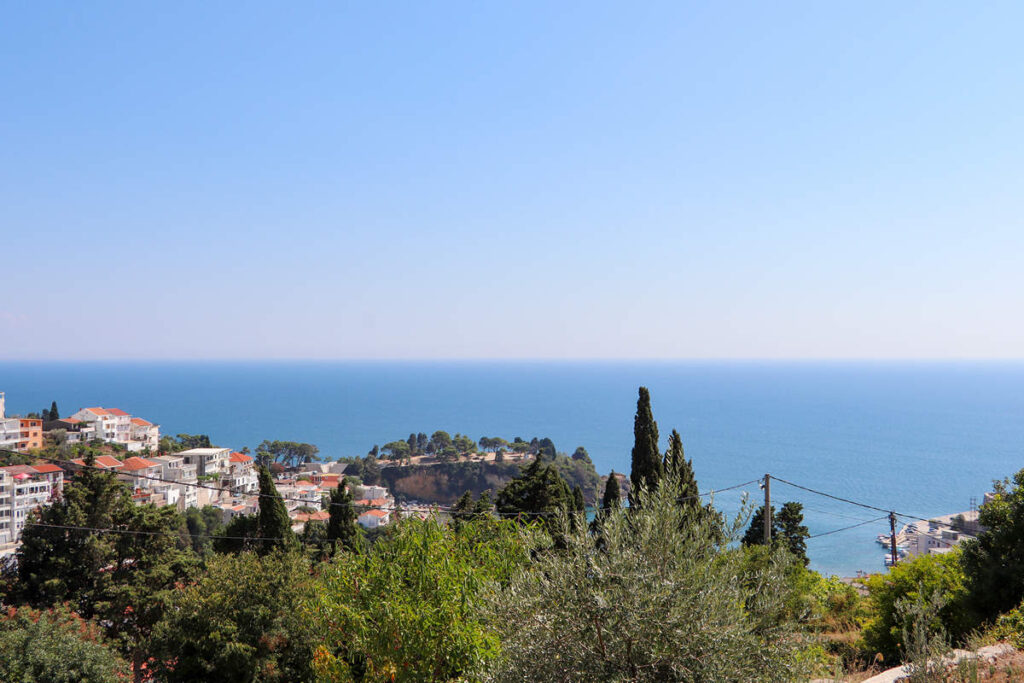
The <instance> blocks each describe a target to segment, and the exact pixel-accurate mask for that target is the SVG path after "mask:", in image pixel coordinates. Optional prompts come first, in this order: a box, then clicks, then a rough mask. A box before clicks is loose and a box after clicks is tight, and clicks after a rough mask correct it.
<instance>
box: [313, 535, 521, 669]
mask: <svg viewBox="0 0 1024 683" xmlns="http://www.w3.org/2000/svg"><path fill="white" fill-rule="evenodd" d="M531 533H532V532H531V529H530V528H526V529H523V528H521V527H519V526H517V525H515V524H513V523H511V522H506V521H498V520H494V519H489V518H481V519H479V520H476V521H474V522H472V523H469V524H464V525H462V526H461V527H460V529H459V530H458V531H455V530H454V529H453V528H451V527H448V526H446V525H445V524H443V523H441V522H439V521H436V520H433V519H430V520H426V521H420V520H407V521H405V522H403V523H402V524H401V525H399V526H398V527H397V528H396V529H395V530H394V533H392V534H391V535H389V536H388V537H387V539H386V541H383V542H378V543H377V544H375V545H374V546H373V549H372V550H371V551H370V552H368V553H364V554H353V553H345V554H342V555H340V556H338V557H337V558H336V560H335V562H333V563H332V564H330V565H329V566H327V567H325V568H324V573H323V580H322V581H323V583H322V588H321V591H320V593H319V596H318V597H317V598H316V599H315V600H314V602H313V603H312V609H313V613H314V619H315V622H316V630H317V632H318V633H319V634H321V635H322V636H323V637H324V643H325V644H324V646H323V647H321V648H320V650H319V651H318V653H317V656H316V659H315V667H316V670H317V672H318V674H319V675H320V679H321V680H324V681H353V680H357V681H365V682H367V683H371V682H376V681H381V682H383V681H450V680H456V679H459V678H460V677H462V676H465V675H467V674H468V673H469V672H470V671H472V670H474V669H477V668H479V667H480V666H482V663H483V662H484V661H486V660H488V659H489V658H492V657H494V656H496V654H497V653H498V651H499V650H500V641H499V639H498V636H497V634H496V633H495V632H494V631H493V630H492V629H490V628H488V627H487V626H486V625H485V623H484V622H483V620H482V618H481V616H480V615H479V613H478V610H477V604H478V601H479V595H480V593H481V591H482V590H483V588H484V586H485V585H487V584H489V583H491V582H497V583H498V584H501V583H505V582H507V581H508V580H509V578H510V577H511V575H512V574H513V573H514V572H516V571H517V570H519V569H521V568H523V567H525V566H526V565H527V563H528V561H529V557H530V555H529V549H530V548H531V547H532V543H531V540H530V535H531Z"/></svg>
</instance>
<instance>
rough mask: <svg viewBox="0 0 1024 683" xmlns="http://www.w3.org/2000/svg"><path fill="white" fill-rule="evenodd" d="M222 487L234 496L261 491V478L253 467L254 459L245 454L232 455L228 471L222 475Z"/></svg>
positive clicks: (229, 458) (229, 459)
mask: <svg viewBox="0 0 1024 683" xmlns="http://www.w3.org/2000/svg"><path fill="white" fill-rule="evenodd" d="M221 486H223V487H224V488H226V489H228V490H229V491H231V493H232V494H235V495H242V494H246V493H256V492H257V491H259V490H260V481H259V476H258V475H257V474H256V469H255V468H254V467H253V458H252V456H251V455H246V454H245V453H232V454H231V455H230V456H229V457H228V465H227V468H226V470H225V471H224V472H223V473H222V474H221Z"/></svg>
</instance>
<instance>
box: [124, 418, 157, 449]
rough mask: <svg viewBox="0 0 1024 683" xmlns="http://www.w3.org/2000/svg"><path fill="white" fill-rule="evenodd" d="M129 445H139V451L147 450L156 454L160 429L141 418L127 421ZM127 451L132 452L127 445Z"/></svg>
mask: <svg viewBox="0 0 1024 683" xmlns="http://www.w3.org/2000/svg"><path fill="white" fill-rule="evenodd" d="M128 440H129V444H141V448H140V450H143V451H144V450H146V449H149V450H150V451H151V452H153V453H156V452H157V451H158V450H159V449H160V427H158V426H157V425H155V424H153V423H152V422H150V421H149V420H143V419H142V418H141V417H133V418H131V420H129V430H128ZM128 450H133V449H132V447H131V445H129V447H128Z"/></svg>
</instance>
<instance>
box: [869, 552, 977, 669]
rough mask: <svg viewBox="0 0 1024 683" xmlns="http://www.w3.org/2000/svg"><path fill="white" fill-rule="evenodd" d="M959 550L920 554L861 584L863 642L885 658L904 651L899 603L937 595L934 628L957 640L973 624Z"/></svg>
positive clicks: (903, 622) (892, 658)
mask: <svg viewBox="0 0 1024 683" xmlns="http://www.w3.org/2000/svg"><path fill="white" fill-rule="evenodd" d="M964 583H965V576H964V571H963V568H962V567H961V563H960V552H959V550H953V551H952V552H949V553H945V554H942V555H922V556H920V557H917V558H914V559H913V560H907V561H904V562H901V563H899V564H898V565H896V566H895V567H893V568H892V569H891V570H890V571H889V573H888V574H875V575H873V576H871V577H869V578H868V579H867V580H866V581H865V585H866V586H867V587H868V591H869V605H870V609H871V617H870V619H869V620H868V623H867V624H866V625H865V627H864V641H865V643H866V645H867V646H868V647H869V648H871V649H872V650H873V651H875V652H880V653H881V654H882V655H883V656H884V657H885V658H886V659H888V660H895V659H897V658H898V657H899V655H900V653H901V652H902V651H903V649H904V648H905V645H906V644H905V641H904V638H903V631H904V627H905V626H906V623H905V620H904V619H903V617H902V616H901V614H900V611H899V610H898V609H897V603H898V602H899V601H900V600H905V601H910V602H913V601H916V600H919V599H922V598H924V599H930V598H931V596H932V595H937V596H938V597H937V600H939V602H941V605H942V606H941V608H939V609H938V610H937V611H936V616H935V623H934V624H933V627H934V628H935V629H938V628H940V627H941V628H942V629H943V630H944V631H945V632H946V633H947V634H948V635H949V637H950V638H952V639H954V640H957V639H960V638H962V637H963V636H965V635H966V634H967V632H968V631H969V630H970V629H971V627H972V625H973V621H972V619H971V618H970V616H969V612H968V610H967V606H966V597H967V590H966V588H965V586H964Z"/></svg>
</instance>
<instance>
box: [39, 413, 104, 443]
mask: <svg viewBox="0 0 1024 683" xmlns="http://www.w3.org/2000/svg"><path fill="white" fill-rule="evenodd" d="M43 426H44V428H45V429H46V430H47V431H53V430H55V429H63V430H64V433H65V437H64V438H65V440H66V441H67V442H68V443H88V442H90V441H92V440H93V439H95V438H97V436H96V425H95V424H94V423H89V422H83V421H81V420H77V419H75V418H73V417H62V418H60V419H57V420H51V421H50V422H47V423H46V424H45V425H43Z"/></svg>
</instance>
